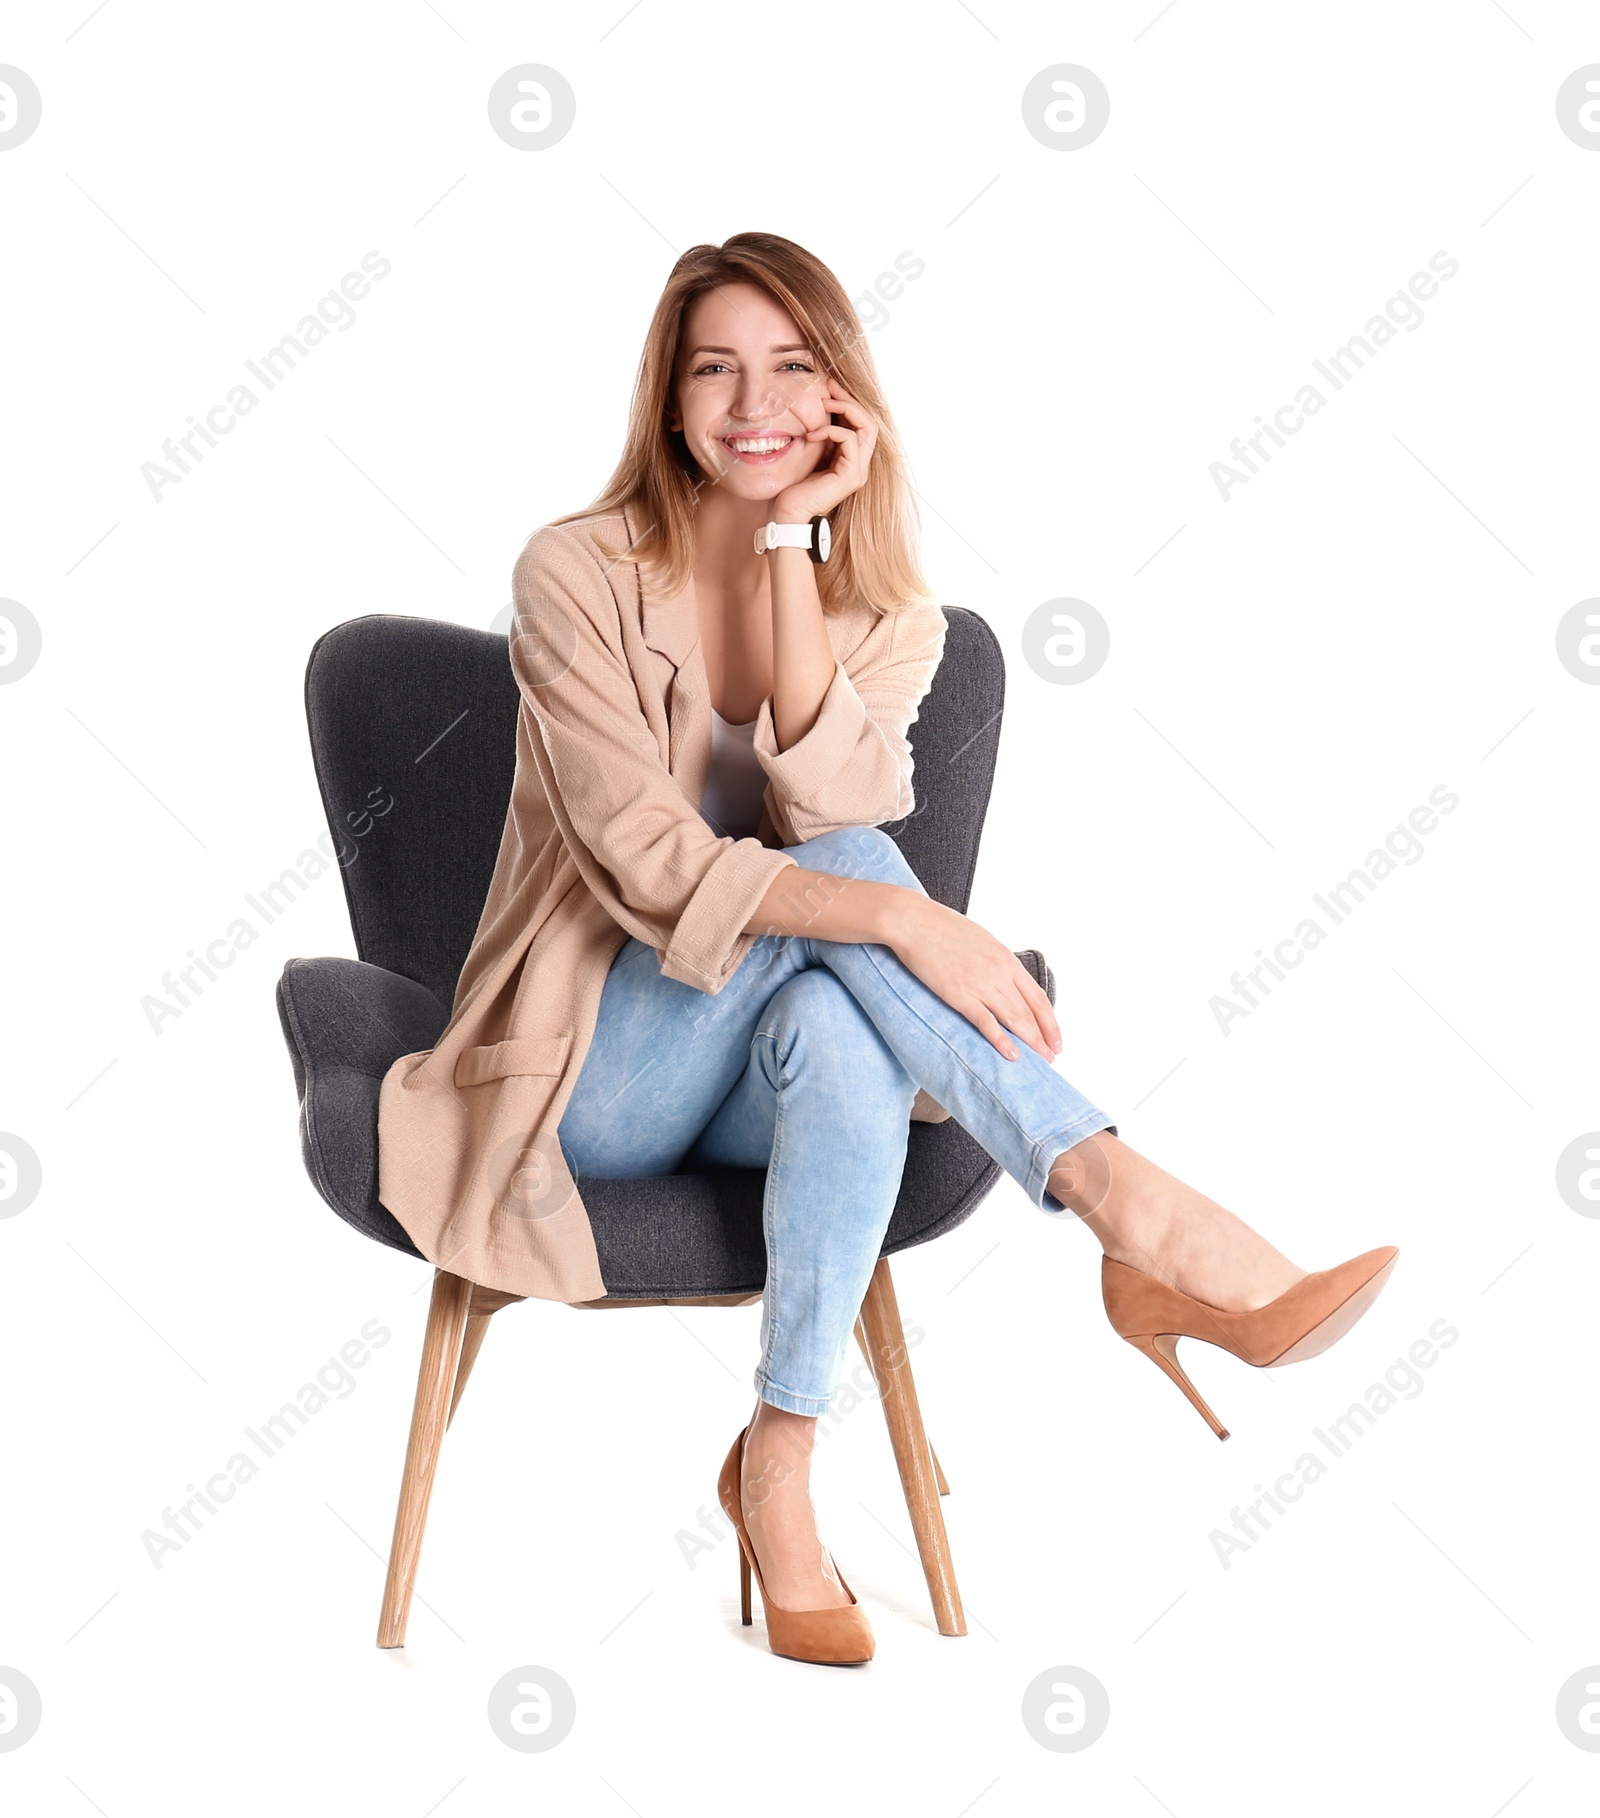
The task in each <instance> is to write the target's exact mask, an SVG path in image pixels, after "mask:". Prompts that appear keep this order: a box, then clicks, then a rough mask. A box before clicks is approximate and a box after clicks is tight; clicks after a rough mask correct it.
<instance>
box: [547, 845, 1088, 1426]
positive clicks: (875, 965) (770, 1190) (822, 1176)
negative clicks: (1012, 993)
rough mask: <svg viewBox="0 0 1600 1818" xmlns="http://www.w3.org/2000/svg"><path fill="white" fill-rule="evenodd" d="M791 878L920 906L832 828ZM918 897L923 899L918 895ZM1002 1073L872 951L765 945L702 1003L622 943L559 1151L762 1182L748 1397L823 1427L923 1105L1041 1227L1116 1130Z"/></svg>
mask: <svg viewBox="0 0 1600 1818" xmlns="http://www.w3.org/2000/svg"><path fill="white" fill-rule="evenodd" d="M784 851H786V852H788V853H789V854H790V855H791V856H792V857H793V858H794V859H795V861H796V863H797V864H799V865H801V866H803V867H804V868H805V869H807V870H810V871H822V872H828V873H830V874H832V875H834V876H838V877H868V878H875V879H880V880H885V881H887V882H890V883H896V884H905V885H908V886H910V887H911V888H912V889H914V890H918V891H922V885H921V884H920V883H919V882H918V880H917V876H916V874H915V872H913V871H912V869H911V867H910V866H909V865H908V864H907V863H906V861H905V859H904V858H903V857H902V856H901V853H900V849H899V847H898V846H896V845H895V843H894V841H893V840H892V839H890V838H889V836H888V835H887V834H886V833H884V832H883V831H882V830H881V829H880V828H877V827H845V828H840V829H838V830H836V831H835V832H832V833H824V834H821V835H819V836H818V837H817V838H815V839H810V840H803V841H801V842H800V843H799V844H798V845H794V846H786V847H784ZM923 894H926V892H925V891H924V892H923ZM1015 1046H1016V1048H1017V1049H1018V1056H1017V1059H1016V1060H1007V1059H1006V1058H1005V1057H1004V1056H1003V1055H1002V1054H1001V1053H1000V1052H999V1050H998V1049H996V1048H995V1047H994V1046H993V1045H992V1044H991V1043H990V1042H989V1041H988V1039H987V1038H986V1037H984V1036H983V1035H980V1034H979V1033H978V1031H977V1029H976V1028H975V1027H974V1026H973V1025H972V1024H971V1023H970V1022H968V1020H967V1019H966V1017H964V1016H963V1015H962V1014H961V1013H960V1011H958V1010H953V1009H951V1007H950V1006H949V1005H948V1004H947V1003H945V1002H944V1000H943V999H942V998H941V997H939V996H938V994H937V993H936V992H934V991H931V990H930V989H929V988H928V987H927V986H926V985H924V984H923V983H922V981H921V980H920V979H919V978H918V977H917V976H916V974H915V973H913V972H911V971H910V970H909V969H908V968H907V967H906V966H905V965H904V964H903V963H902V962H901V960H900V959H899V958H898V957H897V956H896V955H895V953H894V952H893V951H892V949H890V948H888V947H885V946H880V945H877V944H875V943H867V942H853V941H828V940H820V939H813V938H811V937H809V936H806V935H770V934H769V935H762V936H759V937H758V938H757V939H756V941H755V942H754V943H753V944H752V946H751V947H750V949H749V951H748V952H747V953H746V955H745V957H744V959H743V960H742V961H741V963H740V965H739V968H738V970H737V971H736V972H735V973H734V975H733V977H732V978H731V979H729V980H728V982H727V984H726V985H724V986H723V988H722V989H721V990H720V991H719V992H716V993H715V994H711V993H707V992H704V991H699V990H697V989H696V988H695V987H694V986H693V985H686V984H683V983H682V982H681V981H680V980H677V979H670V978H663V977H662V976H661V968H660V964H659V962H658V960H657V958H656V954H655V949H654V948H652V947H648V946H646V945H645V944H644V943H643V942H642V941H638V940H635V939H633V938H631V937H630V938H629V939H628V941H627V942H626V943H625V944H624V945H623V946H622V947H621V948H620V949H619V950H618V952H617V955H616V957H615V959H614V960H613V961H612V964H611V970H610V972H609V973H608V974H607V977H606V982H605V987H604V990H603V991H602V993H601V998H600V1011H599V1019H598V1021H597V1023H596V1025H595V1032H594V1037H593V1040H592V1042H591V1044H590V1047H589V1050H588V1052H587V1053H586V1054H585V1056H584V1061H583V1066H582V1068H581V1069H580V1071H579V1074H578V1078H577V1081H576V1083H575V1085H574V1087H573V1090H572V1096H571V1098H570V1099H569V1100H568V1102H567V1106H566V1109H565V1111H564V1112H563V1114H562V1117H561V1123H560V1127H559V1131H558V1135H559V1137H560V1141H561V1147H562V1151H563V1153H564V1154H565V1156H566V1159H567V1165H568V1166H569V1167H570V1168H571V1170H572V1171H573V1173H574V1174H577V1175H591V1176H595V1177H611V1178H628V1177H637V1176H641V1175H651V1174H672V1173H677V1172H680V1171H682V1172H688V1173H692V1172H694V1171H695V1170H696V1169H697V1168H701V1167H727V1168H765V1169H766V1171H767V1183H766V1195H765V1200H764V1204H763V1214H762V1216H763V1224H764V1229H765V1234H766V1245H767V1281H766V1289H765V1292H764V1294H763V1296H762V1311H761V1361H760V1363H759V1364H758V1365H757V1368H756V1372H755V1378H754V1381H755V1387H756V1391H757V1393H758V1394H759V1395H760V1396H761V1398H762V1399H763V1400H765V1401H769V1402H771V1403H772V1405H773V1406H774V1407H778V1408H786V1409H788V1410H789V1411H790V1412H791V1413H794V1414H810V1415H816V1414H821V1413H822V1412H823V1410H824V1409H825V1408H826V1407H827V1405H828V1402H829V1400H830V1398H831V1397H832V1395H833V1393H834V1390H835V1389H836V1388H837V1386H838V1383H839V1379H840V1376H841V1374H842V1373H843V1370H844V1363H845V1353H846V1350H847V1348H848V1345H849V1342H850V1337H851V1334H852V1332H853V1331H854V1329H855V1321H856V1315H857V1314H858V1312H859V1311H860V1308H861V1302H862V1299H863V1297H864V1295H865V1294H866V1291H867V1285H868V1283H869V1282H870V1280H871V1278H872V1272H873V1269H874V1267H875V1266H876V1264H877V1261H878V1255H879V1252H880V1250H881V1249H882V1246H883V1238H884V1233H885V1231H886V1230H887V1228H888V1224H889V1218H890V1215H891V1214H892V1212H893V1211H894V1206H895V1199H896V1196H897V1195H898V1193H899V1189H900V1175H901V1171H902V1169H903V1168H904V1165H905V1155H906V1143H907V1139H908V1137H909V1135H910V1122H909V1120H910V1114H911V1107H912V1102H913V1100H914V1099H915V1098H916V1094H917V1088H918V1087H919V1086H923V1087H926V1088H927V1090H928V1092H929V1093H930V1094H931V1096H932V1097H933V1098H935V1099H936V1100H937V1101H938V1102H939V1103H940V1104H941V1105H943V1106H944V1107H945V1108H946V1109H947V1110H948V1111H949V1112H950V1115H951V1116H952V1117H953V1118H954V1119H955V1120H956V1122H958V1123H959V1124H961V1125H962V1127H963V1128H964V1129H966V1130H967V1131H969V1132H970V1133H971V1135H972V1136H974V1137H975V1138H976V1139H977V1141H978V1142H979V1143H980V1144H981V1145H982V1146H983V1148H984V1149H986V1150H987V1151H988V1153H989V1154H990V1155H991V1156H993V1158H994V1159H995V1160H996V1161H997V1162H998V1163H999V1164H1000V1166H1001V1167H1002V1168H1004V1169H1005V1171H1006V1172H1007V1173H1008V1174H1009V1175H1010V1176H1011V1177H1012V1179H1013V1180H1015V1181H1017V1182H1018V1183H1020V1185H1021V1186H1022V1187H1023V1189H1024V1191H1025V1192H1026V1193H1027V1195H1028V1197H1029V1198H1030V1199H1031V1200H1032V1201H1033V1203H1034V1204H1035V1205H1036V1206H1038V1207H1039V1209H1040V1210H1041V1211H1043V1212H1046V1213H1049V1214H1051V1215H1053V1216H1057V1217H1066V1216H1071V1215H1070V1214H1069V1213H1068V1212H1067V1210H1066V1208H1065V1207H1064V1206H1062V1205H1061V1204H1060V1202H1059V1201H1057V1200H1056V1199H1054V1198H1053V1197H1052V1196H1051V1195H1050V1194H1048V1193H1047V1192H1046V1191H1045V1184H1046V1182H1047V1180H1048V1178H1049V1174H1050V1169H1051V1167H1052V1165H1053V1164H1054V1162H1055V1159H1056V1157H1057V1156H1058V1155H1059V1154H1061V1152H1062V1151H1063V1150H1064V1149H1070V1148H1072V1147H1073V1145H1074V1144H1076V1143H1079V1142H1082V1141H1083V1139H1084V1138H1085V1137H1086V1136H1092V1135H1093V1134H1094V1133H1095V1132H1096V1131H1098V1130H1109V1131H1110V1132H1111V1133H1112V1135H1115V1134H1116V1125H1115V1124H1113V1123H1112V1122H1111V1120H1110V1118H1109V1117H1107V1116H1106V1114H1105V1113H1104V1112H1103V1111H1100V1110H1098V1109H1097V1108H1096V1107H1095V1106H1094V1105H1092V1104H1091V1103H1090V1102H1089V1100H1088V1099H1086V1098H1085V1097H1084V1096H1083V1094H1082V1093H1081V1092H1078V1091H1077V1090H1075V1089H1074V1088H1073V1087H1072V1086H1071V1085H1069V1084H1068V1082H1067V1081H1066V1080H1065V1079H1063V1078H1062V1077H1061V1076H1060V1074H1058V1073H1056V1072H1055V1071H1054V1070H1053V1069H1052V1068H1051V1066H1050V1064H1049V1063H1048V1062H1047V1061H1045V1060H1043V1059H1042V1058H1041V1057H1040V1056H1039V1055H1037V1054H1036V1053H1034V1051H1033V1050H1032V1049H1031V1048H1029V1047H1026V1046H1025V1045H1024V1044H1023V1043H1022V1042H1021V1041H1020V1040H1019V1041H1017V1042H1016V1043H1015Z"/></svg>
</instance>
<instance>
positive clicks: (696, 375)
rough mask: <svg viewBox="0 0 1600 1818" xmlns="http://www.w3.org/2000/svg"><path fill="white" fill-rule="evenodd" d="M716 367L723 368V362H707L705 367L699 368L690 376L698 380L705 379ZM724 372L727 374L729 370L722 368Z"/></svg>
mask: <svg viewBox="0 0 1600 1818" xmlns="http://www.w3.org/2000/svg"><path fill="white" fill-rule="evenodd" d="M715 366H722V362H721V361H720V360H707V361H706V363H705V365H704V366H697V367H696V368H695V369H694V372H693V373H692V374H691V375H690V376H691V377H692V378H696V379H703V378H704V377H705V376H706V374H707V373H708V372H710V371H711V369H712V368H713V367H715ZM722 370H723V371H724V372H726V371H727V370H728V369H727V368H726V367H725V366H722Z"/></svg>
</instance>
